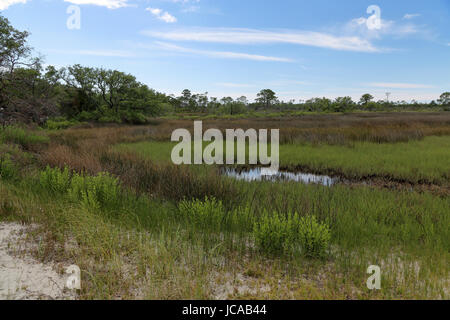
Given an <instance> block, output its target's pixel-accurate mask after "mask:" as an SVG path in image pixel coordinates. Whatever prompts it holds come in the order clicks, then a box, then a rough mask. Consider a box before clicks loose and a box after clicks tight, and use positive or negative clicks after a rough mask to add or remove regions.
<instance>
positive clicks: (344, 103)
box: [333, 97, 355, 112]
mask: <svg viewBox="0 0 450 320" xmlns="http://www.w3.org/2000/svg"><path fill="white" fill-rule="evenodd" d="M354 105H355V103H354V102H353V100H352V98H351V97H338V98H336V100H334V103H333V109H334V110H333V111H335V112H344V111H349V110H351V109H353V107H354Z"/></svg>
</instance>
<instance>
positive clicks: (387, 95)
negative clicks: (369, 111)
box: [386, 92, 392, 103]
mask: <svg viewBox="0 0 450 320" xmlns="http://www.w3.org/2000/svg"><path fill="white" fill-rule="evenodd" d="M391 94H392V93H391V92H386V102H387V103H389V97H390V96H391Z"/></svg>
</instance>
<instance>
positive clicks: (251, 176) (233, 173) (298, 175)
mask: <svg viewBox="0 0 450 320" xmlns="http://www.w3.org/2000/svg"><path fill="white" fill-rule="evenodd" d="M222 173H223V174H224V175H226V176H228V177H232V178H235V179H237V180H244V181H273V182H283V181H295V182H301V183H305V184H321V185H324V186H328V187H329V186H332V185H334V184H336V183H338V182H339V178H332V177H330V176H323V175H317V174H311V173H304V172H288V171H279V172H277V173H276V174H274V175H270V176H267V175H263V174H262V173H263V171H262V170H261V168H253V169H246V170H240V169H235V168H224V169H223V171H222Z"/></svg>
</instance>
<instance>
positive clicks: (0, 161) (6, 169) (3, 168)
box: [0, 154, 17, 180]
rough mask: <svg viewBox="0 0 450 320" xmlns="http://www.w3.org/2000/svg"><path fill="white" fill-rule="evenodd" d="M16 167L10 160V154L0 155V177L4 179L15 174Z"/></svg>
mask: <svg viewBox="0 0 450 320" xmlns="http://www.w3.org/2000/svg"><path fill="white" fill-rule="evenodd" d="M16 174H17V169H16V166H15V165H14V163H13V162H12V161H11V158H10V156H9V155H8V154H7V155H1V156H0V178H1V179H4V180H9V179H12V178H14V177H15V176H16Z"/></svg>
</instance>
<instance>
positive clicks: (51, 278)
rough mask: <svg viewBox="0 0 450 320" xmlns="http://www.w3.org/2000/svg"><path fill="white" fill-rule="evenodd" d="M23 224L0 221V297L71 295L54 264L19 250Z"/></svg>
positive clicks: (40, 297) (49, 297) (46, 297)
mask: <svg viewBox="0 0 450 320" xmlns="http://www.w3.org/2000/svg"><path fill="white" fill-rule="evenodd" d="M25 230H26V227H25V226H22V225H20V224H17V223H0V300H35V299H45V300H53V299H74V298H75V297H76V295H75V293H74V292H73V291H70V290H68V289H66V288H65V284H66V280H67V276H66V275H64V274H63V275H61V274H58V273H57V272H56V271H55V270H56V268H55V266H54V265H53V264H50V263H46V264H43V263H40V262H39V261H37V260H36V259H34V258H33V257H31V255H30V254H27V253H26V250H25V252H20V254H19V251H20V250H19V247H20V246H21V244H23V243H24V242H25V241H24V239H25V234H24V232H25Z"/></svg>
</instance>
